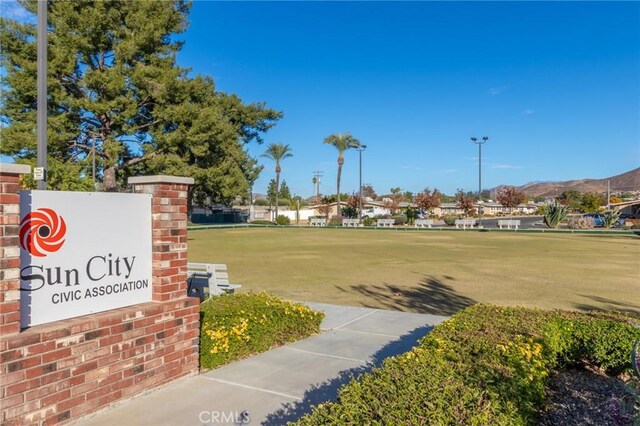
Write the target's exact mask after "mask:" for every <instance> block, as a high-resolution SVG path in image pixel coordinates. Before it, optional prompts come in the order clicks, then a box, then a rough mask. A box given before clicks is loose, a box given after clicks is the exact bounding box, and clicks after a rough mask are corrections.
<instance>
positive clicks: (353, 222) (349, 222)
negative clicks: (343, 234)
mask: <svg viewBox="0 0 640 426" xmlns="http://www.w3.org/2000/svg"><path fill="white" fill-rule="evenodd" d="M342 226H344V227H347V228H349V227H353V228H357V227H358V226H360V220H358V219H342Z"/></svg>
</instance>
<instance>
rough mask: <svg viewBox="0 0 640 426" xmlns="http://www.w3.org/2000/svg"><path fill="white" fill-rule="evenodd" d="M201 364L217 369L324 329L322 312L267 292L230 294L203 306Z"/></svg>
mask: <svg viewBox="0 0 640 426" xmlns="http://www.w3.org/2000/svg"><path fill="white" fill-rule="evenodd" d="M200 312H201V318H202V319H201V332H200V365H201V367H202V368H215V367H218V366H220V365H223V364H226V363H228V362H231V361H233V360H235V359H238V358H242V357H245V356H248V355H251V354H254V353H258V352H263V351H265V350H268V349H270V348H272V347H274V346H279V345H282V344H284V343H287V342H292V341H295V340H298V339H302V338H304V337H308V336H310V335H312V334H315V333H318V332H319V331H320V323H321V322H322V319H323V318H324V314H323V313H322V312H318V311H315V310H313V309H311V308H309V307H308V306H306V305H303V304H300V303H292V302H289V301H286V300H283V299H280V298H278V297H274V296H270V295H268V294H266V293H242V294H226V295H222V296H217V297H213V298H211V299H210V300H208V301H206V302H204V303H202V304H201V305H200Z"/></svg>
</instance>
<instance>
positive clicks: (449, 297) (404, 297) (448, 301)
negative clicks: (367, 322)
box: [336, 277, 476, 315]
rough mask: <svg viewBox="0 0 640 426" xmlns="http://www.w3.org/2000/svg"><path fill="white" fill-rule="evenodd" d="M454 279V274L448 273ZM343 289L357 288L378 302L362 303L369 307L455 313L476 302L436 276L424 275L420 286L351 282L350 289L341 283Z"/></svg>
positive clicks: (356, 289)
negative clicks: (452, 275) (356, 283)
mask: <svg viewBox="0 0 640 426" xmlns="http://www.w3.org/2000/svg"><path fill="white" fill-rule="evenodd" d="M445 279H448V280H454V278H452V277H445ZM336 288H337V289H338V290H340V291H343V292H353V291H355V292H357V293H360V294H361V295H363V296H366V297H367V298H368V299H371V300H373V301H375V302H376V304H371V305H370V304H366V303H365V304H363V305H364V306H365V307H367V308H376V309H378V308H380V307H383V309H392V310H396V311H397V310H400V311H411V312H418V313H421V314H432V315H453V314H454V313H456V312H458V311H459V310H461V309H464V308H466V307H469V306H471V305H473V304H474V303H476V302H475V300H473V299H471V298H469V297H466V296H463V295H461V294H458V293H456V291H455V290H454V289H453V287H451V286H450V285H448V284H445V283H444V282H442V281H441V280H439V279H437V278H435V277H425V278H424V279H423V280H422V281H421V282H420V283H419V284H418V286H417V287H400V286H397V285H394V284H387V283H385V284H384V285H365V284H359V285H352V286H351V287H349V289H344V288H342V287H340V286H336Z"/></svg>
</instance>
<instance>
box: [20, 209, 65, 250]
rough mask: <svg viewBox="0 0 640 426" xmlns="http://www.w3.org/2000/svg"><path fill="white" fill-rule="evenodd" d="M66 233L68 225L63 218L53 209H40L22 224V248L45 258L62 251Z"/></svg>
mask: <svg viewBox="0 0 640 426" xmlns="http://www.w3.org/2000/svg"><path fill="white" fill-rule="evenodd" d="M66 232H67V225H66V224H65V223H64V219H63V218H62V217H61V216H59V215H58V214H57V213H56V212H54V211H53V210H51V209H47V208H42V209H38V210H36V211H33V212H31V213H29V214H28V215H26V216H25V217H23V218H22V222H20V246H21V247H22V248H23V250H27V251H28V252H29V253H31V254H32V255H33V256H36V257H44V256H46V255H47V253H55V252H57V251H58V250H60V247H62V245H63V244H64V235H65V234H66Z"/></svg>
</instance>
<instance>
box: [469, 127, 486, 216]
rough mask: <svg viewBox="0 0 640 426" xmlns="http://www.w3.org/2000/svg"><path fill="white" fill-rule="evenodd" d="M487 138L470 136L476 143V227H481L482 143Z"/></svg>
mask: <svg viewBox="0 0 640 426" xmlns="http://www.w3.org/2000/svg"><path fill="white" fill-rule="evenodd" d="M488 140H489V138H488V137H487V136H483V137H482V140H478V138H475V137H473V138H471V142H473V143H475V144H476V145H478V228H482V145H483V144H484V143H485V142H487V141H488Z"/></svg>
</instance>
